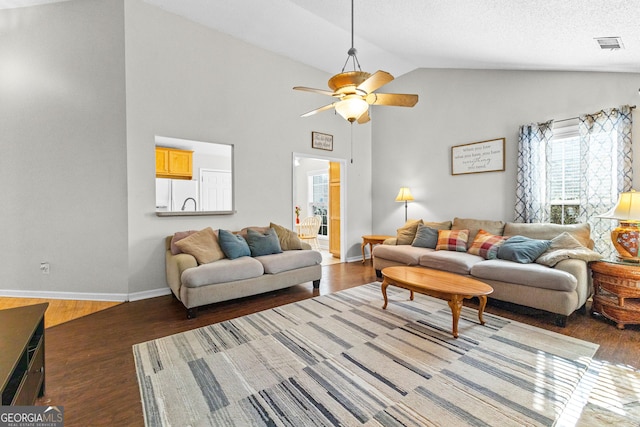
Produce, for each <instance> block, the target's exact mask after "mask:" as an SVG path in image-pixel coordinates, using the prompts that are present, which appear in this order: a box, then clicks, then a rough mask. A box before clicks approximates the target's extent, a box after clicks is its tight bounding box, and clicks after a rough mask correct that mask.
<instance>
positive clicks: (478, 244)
mask: <svg viewBox="0 0 640 427" xmlns="http://www.w3.org/2000/svg"><path fill="white" fill-rule="evenodd" d="M505 240H507V237H505V236H496V235H495V234H491V233H487V232H486V231H484V230H480V231H478V234H476V238H475V239H474V240H473V243H472V244H471V247H470V248H469V251H468V252H469V253H470V254H473V255H480V256H481V257H482V258H484V259H496V258H497V257H498V248H500V246H501V245H502V244H503V243H504V242H505Z"/></svg>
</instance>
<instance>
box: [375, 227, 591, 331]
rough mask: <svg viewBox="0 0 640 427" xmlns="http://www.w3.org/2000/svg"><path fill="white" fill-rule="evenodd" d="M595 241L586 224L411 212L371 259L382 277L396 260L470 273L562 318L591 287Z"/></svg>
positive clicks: (514, 299) (497, 292)
mask: <svg viewBox="0 0 640 427" xmlns="http://www.w3.org/2000/svg"><path fill="white" fill-rule="evenodd" d="M427 229H429V230H427ZM412 231H413V233H412ZM465 235H466V237H465ZM425 236H426V237H425ZM429 236H431V238H430V237H429ZM460 237H463V238H462V239H461V238H460ZM434 239H435V240H434ZM463 240H464V242H463ZM510 240H511V243H509V244H507V242H509V241H510ZM533 247H535V250H533V249H531V248H533ZM592 248H593V240H592V239H591V235H590V226H589V224H575V225H559V224H523V223H514V222H508V223H505V222H502V221H492V220H477V219H465V218H454V220H453V221H444V222H424V221H422V220H418V221H415V220H414V221H408V222H407V224H405V226H404V227H402V228H400V229H398V235H397V237H396V238H392V239H387V240H386V241H385V242H384V244H382V245H378V246H376V247H375V248H374V249H373V265H374V268H375V270H376V274H377V275H378V277H382V272H381V271H382V270H383V269H384V268H385V267H390V266H396V265H409V266H418V267H423V268H432V269H437V270H443V271H448V272H452V273H456V274H460V275H463V276H469V277H473V278H475V279H478V280H480V281H482V282H485V283H487V284H489V285H491V286H492V287H493V289H494V291H493V293H492V294H491V295H489V298H493V299H497V300H501V301H507V302H511V303H515V304H519V305H524V306H529V307H533V308H536V309H540V310H545V311H548V312H551V313H555V314H556V317H555V323H556V325H558V326H565V325H566V320H567V317H568V316H569V315H571V314H572V313H573V312H574V311H576V310H580V312H581V313H584V312H585V303H586V301H587V299H588V298H589V297H590V296H591V294H592V284H591V275H590V272H589V268H588V262H589V261H594V260H597V259H600V258H601V256H600V255H599V254H598V253H596V252H594V251H593V250H591V249H592ZM530 249H531V250H530ZM501 253H504V256H502V257H499V254H501Z"/></svg>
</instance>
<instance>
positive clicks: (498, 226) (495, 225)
mask: <svg viewBox="0 0 640 427" xmlns="http://www.w3.org/2000/svg"><path fill="white" fill-rule="evenodd" d="M451 229H452V230H469V240H468V245H469V246H471V244H472V243H473V240H474V239H475V238H476V234H477V233H478V231H480V229H482V230H484V231H486V232H487V233H491V234H495V235H498V236H502V235H504V233H503V230H504V222H502V221H491V220H486V219H472V218H457V217H456V218H454V219H453V224H452V225H451Z"/></svg>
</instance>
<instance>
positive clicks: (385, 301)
mask: <svg viewBox="0 0 640 427" xmlns="http://www.w3.org/2000/svg"><path fill="white" fill-rule="evenodd" d="M387 286H389V282H387V278H386V277H385V278H384V280H382V298H384V305H383V306H382V309H383V310H385V309H386V308H387V303H388V302H389V301H388V300H387Z"/></svg>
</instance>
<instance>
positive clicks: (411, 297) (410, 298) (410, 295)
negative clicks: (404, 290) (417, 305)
mask: <svg viewBox="0 0 640 427" xmlns="http://www.w3.org/2000/svg"><path fill="white" fill-rule="evenodd" d="M409 292H411V293H410V294H409V300H410V301H413V291H412V290H409Z"/></svg>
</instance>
